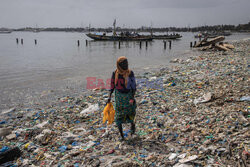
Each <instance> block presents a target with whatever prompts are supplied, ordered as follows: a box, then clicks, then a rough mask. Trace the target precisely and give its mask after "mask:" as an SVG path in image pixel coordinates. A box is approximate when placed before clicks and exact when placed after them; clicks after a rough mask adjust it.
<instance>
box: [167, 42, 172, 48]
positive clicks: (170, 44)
mask: <svg viewBox="0 0 250 167" xmlns="http://www.w3.org/2000/svg"><path fill="white" fill-rule="evenodd" d="M168 42H169V49H171V46H172V41H168Z"/></svg>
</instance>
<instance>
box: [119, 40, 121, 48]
mask: <svg viewBox="0 0 250 167" xmlns="http://www.w3.org/2000/svg"><path fill="white" fill-rule="evenodd" d="M120 48H121V41H119V49H120Z"/></svg>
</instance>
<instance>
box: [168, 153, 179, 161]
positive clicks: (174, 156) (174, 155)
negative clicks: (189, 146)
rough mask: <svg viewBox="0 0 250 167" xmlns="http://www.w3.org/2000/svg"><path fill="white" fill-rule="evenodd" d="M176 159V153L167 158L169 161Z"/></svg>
mask: <svg viewBox="0 0 250 167" xmlns="http://www.w3.org/2000/svg"><path fill="white" fill-rule="evenodd" d="M176 157H177V154H176V153H171V155H170V156H169V157H168V159H169V160H170V161H171V160H173V159H175V158H176Z"/></svg>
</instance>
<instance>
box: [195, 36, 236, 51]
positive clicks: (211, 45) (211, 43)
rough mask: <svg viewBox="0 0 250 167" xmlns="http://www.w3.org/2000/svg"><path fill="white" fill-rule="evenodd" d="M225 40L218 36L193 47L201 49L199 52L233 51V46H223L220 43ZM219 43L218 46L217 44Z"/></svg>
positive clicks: (205, 39)
mask: <svg viewBox="0 0 250 167" xmlns="http://www.w3.org/2000/svg"><path fill="white" fill-rule="evenodd" d="M224 40H225V37H224V36H218V37H216V38H213V39H210V40H207V38H204V39H203V40H202V41H201V42H199V43H198V44H196V45H195V46H194V47H201V50H203V51H204V50H211V49H213V50H219V51H229V50H230V49H234V46H233V45H231V44H224V43H223V42H222V41H224ZM218 43H219V44H218Z"/></svg>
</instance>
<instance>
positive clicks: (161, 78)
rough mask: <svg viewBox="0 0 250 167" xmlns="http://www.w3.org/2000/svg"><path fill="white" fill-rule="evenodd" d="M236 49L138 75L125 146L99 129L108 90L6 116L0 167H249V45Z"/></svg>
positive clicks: (113, 132)
mask: <svg viewBox="0 0 250 167" xmlns="http://www.w3.org/2000/svg"><path fill="white" fill-rule="evenodd" d="M233 45H234V46H235V49H234V50H232V51H228V52H203V53H201V55H200V56H195V57H190V58H188V59H186V60H180V59H176V60H172V61H171V62H172V63H173V68H167V67H166V68H161V69H159V71H157V72H152V71H151V72H150V71H148V72H145V73H144V74H142V75H140V76H137V85H138V86H137V88H138V90H137V93H136V100H137V105H138V107H137V116H136V134H135V135H134V136H131V135H130V130H129V129H130V126H129V125H125V126H124V135H125V138H126V141H123V142H120V141H119V137H120V136H119V132H118V129H117V128H116V126H115V124H114V123H113V124H112V125H106V124H103V123H102V117H103V114H102V111H103V108H104V107H105V104H106V99H107V97H108V91H107V90H103V89H95V90H91V91H89V92H88V93H87V94H86V95H82V96H79V97H62V98H60V99H58V105H54V106H47V107H46V108H32V109H19V108H13V109H10V110H6V111H3V112H2V113H1V116H0V127H1V128H0V137H1V141H0V163H3V162H6V161H7V160H6V157H5V156H7V154H8V152H9V153H11V155H12V156H11V157H10V156H8V158H9V159H10V160H12V159H14V157H17V158H15V160H13V161H10V162H8V163H5V166H8V165H9V166H75V167H77V166H117V167H118V166H119V167H120V166H124V167H125V166H174V167H192V166H197V167H198V166H207V167H209V166H232V167H233V166H247V165H249V164H250V159H249V155H250V150H249V142H250V140H249V137H250V133H249V132H250V131H249V120H250V113H249V111H250V110H249V109H250V104H249V101H250V92H249V63H248V62H247V61H248V59H249V55H250V48H249V46H250V40H245V41H240V42H235V43H233ZM113 99H114V98H113ZM20 151H21V153H20ZM20 155H21V156H20Z"/></svg>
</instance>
